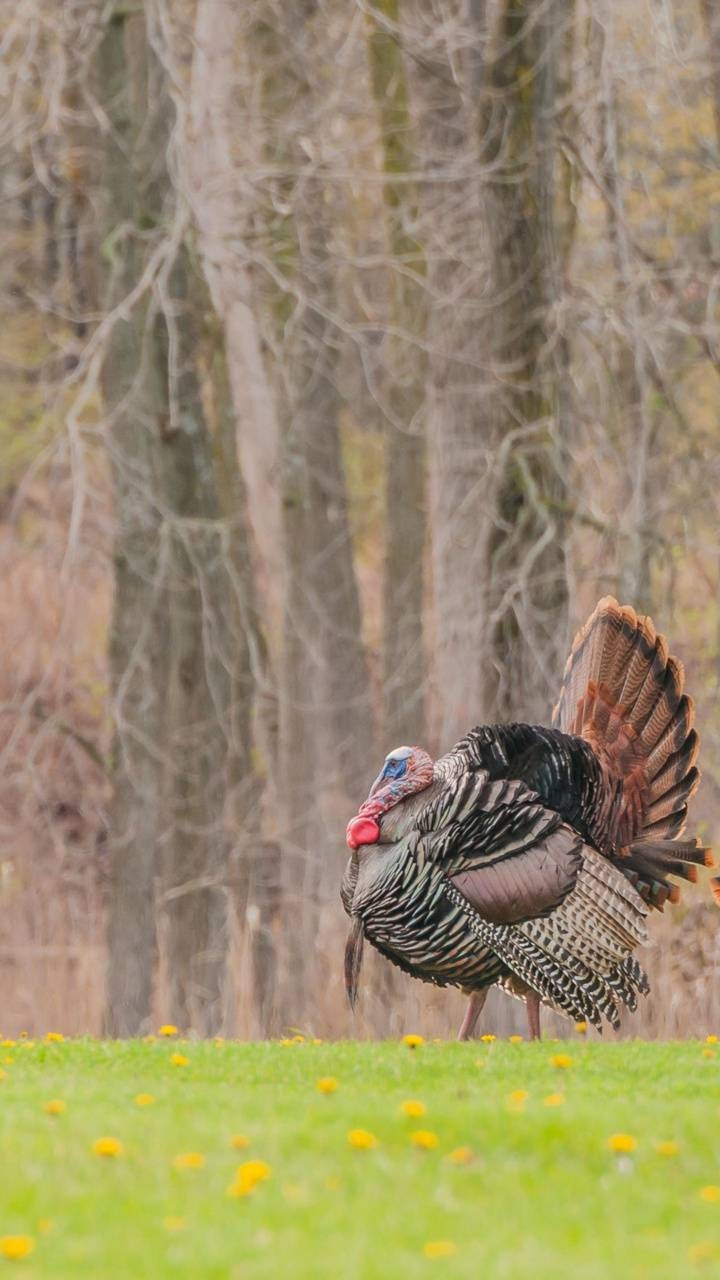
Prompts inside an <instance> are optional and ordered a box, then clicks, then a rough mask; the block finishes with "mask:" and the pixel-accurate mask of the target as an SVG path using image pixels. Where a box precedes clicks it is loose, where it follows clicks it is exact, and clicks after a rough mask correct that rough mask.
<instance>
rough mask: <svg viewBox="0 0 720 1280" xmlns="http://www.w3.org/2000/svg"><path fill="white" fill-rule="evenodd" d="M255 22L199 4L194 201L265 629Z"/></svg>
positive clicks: (266, 503) (268, 585) (268, 417)
mask: <svg viewBox="0 0 720 1280" xmlns="http://www.w3.org/2000/svg"><path fill="white" fill-rule="evenodd" d="M248 21H249V19H248V18H247V16H244V15H243V12H242V6H240V5H234V4H229V5H226V6H225V7H224V9H223V20H222V22H219V21H218V9H217V0H198V3H197V9H196V15H195V31H194V49H193V63H192V76H191V85H190V104H189V114H190V119H189V130H188V137H187V139H186V143H187V149H188V155H187V166H186V172H187V179H188V195H189V198H190V202H191V205H192V209H193V214H194V217H195V220H196V223H197V226H198V230H199V247H200V252H201V254H202V261H203V270H204V272H205V276H206V279H207V282H208V286H209V289H210V294H211V297H212V301H213V306H214V308H215V311H216V313H217V315H218V316H219V318H220V322H221V324H222V326H223V330H224V342H225V349H226V352H227V370H228V377H229V382H230V389H231V392H232V400H233V407H234V410H235V418H236V431H237V450H238V456H239V458H240V461H241V464H242V469H243V473H244V476H245V493H246V501H247V506H248V513H249V517H250V524H251V527H252V530H253V533H254V536H255V540H256V544H257V548H258V551H259V558H260V567H261V571H262V585H263V593H262V594H263V598H264V599H265V600H267V602H268V603H267V604H266V605H265V607H264V609H263V613H264V616H265V621H266V624H271V625H276V624H277V622H278V620H279V617H280V614H281V608H282V605H281V600H280V546H281V536H280V529H281V512H280V497H279V495H280V489H279V484H278V477H279V466H280V460H279V449H280V433H279V424H278V415H277V405H276V396H275V392H274V389H273V387H272V385H271V383H270V379H269V377H268V373H267V368H266V360H265V356H264V354H263V351H262V344H261V337H260V333H259V329H258V324H257V320H256V316H255V305H256V299H255V298H254V296H253V285H252V279H251V275H250V271H249V269H248V267H247V266H246V265H245V262H244V261H243V256H242V254H241V251H240V248H239V246H241V245H242V243H243V241H244V240H245V237H246V234H247V230H248V226H249V224H250V221H251V216H252V205H250V207H248V201H249V199H250V197H249V196H247V195H246V192H245V186H244V183H243V175H242V170H241V169H240V168H239V166H238V162H237V158H236V155H235V150H234V146H237V120H236V116H235V114H234V107H235V101H234V98H235V92H236V85H237V80H238V73H239V68H240V69H244V70H245V71H246V72H247V68H246V67H245V66H244V63H245V57H244V48H243V44H242V38H243V37H244V36H247V32H246V30H245V28H246V26H247V24H248Z"/></svg>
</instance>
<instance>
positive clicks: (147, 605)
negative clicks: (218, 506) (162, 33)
mask: <svg viewBox="0 0 720 1280" xmlns="http://www.w3.org/2000/svg"><path fill="white" fill-rule="evenodd" d="M98 66H99V77H98V79H99V82H100V84H101V86H102V89H103V94H104V105H105V110H106V112H107V117H108V121H109V133H108V136H107V150H106V182H107V192H108V214H107V226H106V235H107V236H108V237H110V240H109V244H110V249H109V252H110V260H111V270H110V279H109V287H108V292H109V306H110V307H113V306H118V305H119V304H120V302H121V301H122V299H123V298H125V297H126V296H127V294H128V293H129V292H130V290H131V289H132V287H133V286H134V285H135V284H136V282H137V278H138V276H139V274H140V271H141V267H142V263H143V258H144V248H143V245H142V241H141V239H140V236H139V235H138V233H137V226H138V224H139V222H140V220H141V219H142V218H143V217H145V218H153V217H156V216H157V215H158V210H159V199H160V197H159V193H158V190H157V188H156V186H155V185H154V183H153V181H152V172H153V164H154V153H153V149H152V140H153V138H152V135H153V128H152V127H151V128H150V129H149V130H148V132H147V133H144V132H143V126H144V125H145V124H146V123H147V122H148V116H147V113H148V112H150V113H152V110H153V109H154V106H155V103H154V101H153V95H152V94H151V92H150V85H151V75H150V70H149V66H148V61H147V56H146V46H145V25H144V18H143V16H142V14H140V13H137V14H132V15H129V14H126V13H124V12H123V11H121V10H120V9H119V8H118V10H117V11H116V12H114V13H111V15H110V17H109V19H108V25H107V30H106V32H105V36H104V39H103V42H102V45H101V47H100V51H99V58H98ZM150 123H151V125H152V124H153V123H154V122H153V120H152V114H151V115H150ZM103 393H104V398H105V405H106V410H107V416H108V428H107V440H108V450H109V455H110V461H111V466H112V475H113V489H114V496H115V542H114V550H113V565H114V595H113V613H112V620H111V627H110V642H109V665H110V680H111V687H112V698H113V704H112V705H113V717H114V722H115V747H114V752H113V795H112V800H111V802H110V811H109V831H110V835H109V857H110V864H111V876H110V886H111V887H110V902H109V932H108V948H109V953H108V976H107V1012H106V1029H107V1031H108V1033H109V1034H110V1035H117V1036H131V1035H137V1034H138V1033H139V1032H140V1031H142V1030H143V1028H145V1027H146V1026H147V1022H148V1019H149V1016H150V1010H151V999H152V978H153V968H154V958H155V921H154V879H155V874H156V853H157V840H158V832H159V825H160V814H159V795H160V791H161V785H160V782H161V776H162V749H163V748H162V708H163V695H162V680H163V674H162V673H163V666H162V658H163V647H164V642H163V632H162V618H161V613H160V597H159V590H158V576H159V558H158V548H159V543H160V524H161V521H160V511H159V506H158V503H157V486H158V476H159V456H158V454H159V440H160V423H161V420H162V418H163V414H164V398H163V394H162V375H161V369H160V367H159V353H158V348H157V345H156V342H155V336H154V332H153V329H152V326H151V325H149V307H148V303H147V300H144V301H143V303H142V304H138V305H137V306H136V307H135V308H134V309H133V310H132V312H131V313H130V314H129V315H128V316H127V317H118V319H117V320H116V323H115V324H114V326H113V328H112V332H111V336H110V341H109V345H108V348H107V352H106V355H105V360H104V364H103Z"/></svg>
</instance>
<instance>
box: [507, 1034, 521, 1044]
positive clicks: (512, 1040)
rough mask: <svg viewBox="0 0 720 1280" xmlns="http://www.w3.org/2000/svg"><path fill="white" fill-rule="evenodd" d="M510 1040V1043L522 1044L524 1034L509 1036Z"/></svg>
mask: <svg viewBox="0 0 720 1280" xmlns="http://www.w3.org/2000/svg"><path fill="white" fill-rule="evenodd" d="M508 1041H509V1043H510V1044H522V1041H523V1038H522V1036H508Z"/></svg>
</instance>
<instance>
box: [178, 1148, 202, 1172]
mask: <svg viewBox="0 0 720 1280" xmlns="http://www.w3.org/2000/svg"><path fill="white" fill-rule="evenodd" d="M204 1166H205V1157H204V1156H203V1155H201V1154H200V1152H199V1151H183V1153H182V1155H179V1156H176V1157H175V1159H174V1160H173V1169H202V1168H204Z"/></svg>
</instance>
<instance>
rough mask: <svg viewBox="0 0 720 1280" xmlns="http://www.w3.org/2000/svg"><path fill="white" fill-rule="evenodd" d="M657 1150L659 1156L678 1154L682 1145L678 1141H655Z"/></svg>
mask: <svg viewBox="0 0 720 1280" xmlns="http://www.w3.org/2000/svg"><path fill="white" fill-rule="evenodd" d="M655 1150H656V1151H657V1153H658V1155H659V1156H676V1155H677V1153H678V1151H679V1150H680V1147H679V1146H678V1144H677V1142H672V1141H663V1142H656V1143H655Z"/></svg>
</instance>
